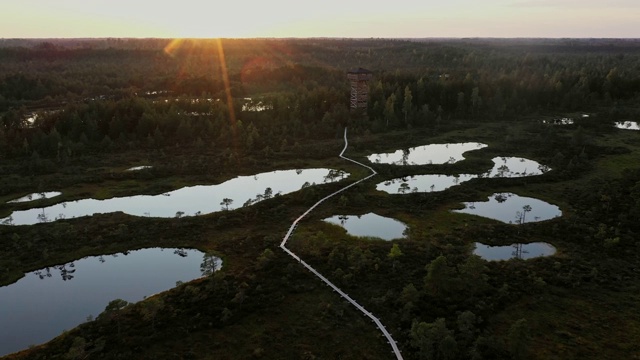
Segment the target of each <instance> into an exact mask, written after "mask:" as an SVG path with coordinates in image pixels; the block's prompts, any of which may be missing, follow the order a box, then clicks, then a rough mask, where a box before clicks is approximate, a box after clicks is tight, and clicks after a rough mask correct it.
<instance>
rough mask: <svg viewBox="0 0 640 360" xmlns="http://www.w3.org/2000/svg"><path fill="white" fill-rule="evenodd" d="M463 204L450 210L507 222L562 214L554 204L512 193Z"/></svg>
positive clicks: (521, 221) (542, 218) (520, 222)
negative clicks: (459, 207)
mask: <svg viewBox="0 0 640 360" xmlns="http://www.w3.org/2000/svg"><path fill="white" fill-rule="evenodd" d="M463 204H464V206H465V208H464V209H461V210H451V211H452V212H457V213H464V214H472V215H478V216H482V217H486V218H489V219H495V220H498V221H502V222H504V223H507V224H524V223H527V222H537V221H544V220H549V219H553V218H555V217H558V216H561V215H562V211H560V208H558V207H557V206H556V205H552V204H549V203H547V202H544V201H542V200H539V199H535V198H530V197H523V196H518V195H516V194H512V193H496V194H493V195H491V196H489V201H486V202H465V203H463Z"/></svg>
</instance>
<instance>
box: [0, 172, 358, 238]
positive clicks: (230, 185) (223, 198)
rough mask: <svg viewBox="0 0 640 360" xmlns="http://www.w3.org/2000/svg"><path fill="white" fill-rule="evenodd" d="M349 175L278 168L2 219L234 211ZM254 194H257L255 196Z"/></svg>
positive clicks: (8, 221)
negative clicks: (276, 169)
mask: <svg viewBox="0 0 640 360" xmlns="http://www.w3.org/2000/svg"><path fill="white" fill-rule="evenodd" d="M348 176H349V174H348V173H346V172H344V171H340V170H333V169H322V168H320V169H297V170H278V171H271V172H266V173H261V174H256V175H252V176H239V177H236V178H234V179H231V180H228V181H226V182H224V183H222V184H218V185H198V186H188V187H184V188H181V189H178V190H174V191H171V192H167V193H164V194H160V195H136V196H128V197H120V198H111V199H107V200H96V199H84V200H78V201H69V202H64V203H60V204H56V205H53V206H49V207H46V208H41V209H37V208H36V209H29V210H24V211H15V212H13V213H12V214H11V215H10V216H9V217H6V218H4V219H0V224H5V225H32V224H36V223H43V222H50V221H55V220H59V219H65V218H66V219H69V218H75V217H79V216H87V215H93V214H94V213H111V212H116V211H122V212H125V213H127V214H130V215H135V216H153V217H165V218H166V217H176V218H179V217H182V216H193V215H202V214H209V213H212V212H217V211H222V210H233V209H234V208H237V207H238V206H250V205H252V204H255V203H256V202H259V201H262V200H266V199H269V198H271V197H275V196H279V195H284V194H288V193H290V192H293V191H297V190H299V189H300V188H301V187H303V186H311V185H314V184H316V183H331V182H335V181H340V180H342V179H344V178H346V177H348ZM254 194H255V195H254Z"/></svg>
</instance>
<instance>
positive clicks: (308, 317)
mask: <svg viewBox="0 0 640 360" xmlns="http://www.w3.org/2000/svg"><path fill="white" fill-rule="evenodd" d="M0 63H1V64H2V66H0V154H1V155H0V219H2V220H0V221H1V222H2V225H0V249H1V251H0V285H2V287H0V291H1V290H2V289H5V290H7V292H6V293H7V294H9V293H12V291H13V290H11V289H12V286H16V285H17V284H19V282H20V281H21V280H22V279H25V278H28V277H33V276H38V275H39V276H40V278H43V280H42V281H47V279H49V278H50V277H60V275H62V278H63V279H64V280H65V281H64V282H63V283H65V284H66V283H72V282H74V281H80V280H79V279H80V278H81V277H82V276H83V272H82V270H81V269H80V266H79V265H78V266H77V267H76V268H77V271H76V268H74V269H72V267H73V266H72V265H73V264H74V262H77V261H79V260H80V259H82V258H84V257H87V256H98V257H99V258H100V259H103V256H104V255H106V254H114V253H124V254H127V253H128V252H133V251H135V250H138V249H148V248H157V247H162V248H170V249H178V250H175V251H176V254H178V255H180V256H186V255H187V253H186V250H180V249H196V250H198V251H199V252H201V253H204V258H203V261H202V265H201V268H202V269H201V270H202V275H203V276H202V277H199V278H197V279H194V280H192V279H183V282H179V283H177V284H176V285H175V286H173V285H172V286H170V289H166V291H164V292H160V293H157V294H153V293H149V294H145V295H146V296H147V297H146V299H144V300H140V299H135V300H126V299H121V298H120V296H118V295H113V296H112V297H111V298H109V300H110V301H106V302H105V303H104V304H103V305H101V309H100V311H98V312H96V313H87V314H82V316H83V318H85V317H86V320H84V321H81V322H80V323H78V324H77V327H74V328H66V329H65V330H67V331H65V332H62V330H59V331H58V332H57V333H56V334H55V335H59V336H57V337H55V338H52V337H49V338H48V339H44V340H33V342H30V340H29V339H27V343H26V344H27V345H26V346H22V347H18V348H17V349H16V348H10V347H8V348H6V349H5V350H3V352H2V353H0V355H6V358H8V359H45V358H48V359H51V358H60V359H63V358H64V359H84V358H105V359H110V358H127V359H143V358H145V359H146V358H176V359H178V358H185V359H188V358H219V359H247V358H252V357H255V358H266V359H337V358H342V359H389V358H393V357H394V355H393V353H392V352H391V347H390V346H389V344H387V343H386V341H385V338H384V337H382V336H381V333H380V332H379V330H378V329H377V328H376V327H375V324H373V323H372V322H371V321H370V319H369V318H367V317H365V316H364V315H363V314H362V313H361V312H359V311H358V310H357V309H356V308H355V307H353V306H352V305H351V304H350V303H348V302H346V301H345V300H344V299H343V298H341V297H340V296H338V295H337V294H336V293H335V292H333V291H332V289H331V288H330V287H327V286H325V285H324V284H323V283H322V282H321V281H320V280H319V279H318V278H317V277H315V276H314V275H313V274H311V273H310V272H309V271H307V270H306V269H305V268H304V267H303V266H302V265H301V264H300V263H299V262H298V261H296V260H295V259H294V258H292V257H290V256H289V255H288V254H287V253H285V252H284V251H282V249H281V248H280V247H279V245H280V242H281V241H282V239H283V237H284V235H285V234H286V233H287V231H288V229H289V227H290V226H291V223H292V222H293V221H294V220H295V219H296V218H298V216H300V215H301V214H302V213H304V212H305V211H306V210H307V209H308V208H309V207H311V206H312V205H313V204H315V203H316V202H317V201H318V200H320V199H322V198H324V197H326V196H327V195H329V194H331V193H333V192H335V191H337V190H339V189H341V188H343V187H344V186H346V185H349V184H351V183H354V182H356V181H358V180H360V179H362V178H365V177H367V176H369V174H370V172H369V171H368V170H367V169H365V168H363V167H361V166H359V165H357V164H356V163H352V162H349V161H345V160H344V159H341V158H340V157H338V154H340V152H341V150H342V149H343V147H344V139H343V135H344V129H345V128H347V129H348V141H349V146H348V148H347V150H346V153H345V156H348V157H349V158H351V159H354V160H356V161H358V162H361V163H363V164H366V165H368V166H371V167H372V168H373V169H374V170H375V171H376V172H377V175H375V176H373V177H371V178H370V179H368V180H366V181H363V182H361V183H358V184H357V185H355V186H353V187H350V188H349V189H347V190H345V191H344V192H341V193H340V194H338V195H336V196H335V197H333V198H331V199H328V200H326V201H325V202H323V203H322V204H321V205H319V206H318V207H316V208H315V209H314V210H313V212H311V213H310V214H309V215H307V217H305V218H304V219H303V220H302V221H301V222H300V223H299V224H298V226H297V228H296V229H295V231H294V232H293V234H292V236H291V238H290V239H289V241H288V243H287V246H288V248H289V249H291V251H293V252H294V253H295V254H296V255H298V256H299V257H300V258H301V259H303V260H304V261H305V262H306V263H308V264H309V265H311V266H313V267H314V268H315V269H316V270H317V271H318V272H319V273H321V274H323V275H324V276H325V277H326V278H327V279H328V280H329V281H331V282H333V283H334V284H335V285H336V286H338V287H339V288H340V289H341V290H343V291H344V292H345V293H347V294H349V296H350V297H351V298H353V299H355V300H356V301H357V302H358V303H359V304H361V305H362V306H364V307H365V308H366V309H367V311H370V312H371V313H372V314H374V315H375V316H376V317H377V318H379V319H380V321H381V322H382V323H383V324H384V326H385V327H386V328H387V329H388V330H389V332H390V333H391V335H392V336H393V338H394V339H395V340H396V341H397V344H398V347H399V348H400V350H401V351H402V356H403V357H404V358H405V359H550V358H558V359H578V358H579V359H603V358H621V359H624V358H627V359H629V358H633V357H634V356H637V355H638V354H639V353H640V345H638V342H637V339H638V338H640V295H639V294H640V291H639V290H640V289H639V287H640V273H639V270H638V269H639V268H638V263H639V261H640V259H639V256H638V250H639V247H640V242H639V241H638V232H639V231H640V223H638V221H637V218H638V216H639V215H640V168H639V166H638V164H640V138H639V137H638V136H640V133H639V132H638V131H634V129H636V130H637V123H636V122H637V121H640V41H636V40H598V39H593V40H588V39H584V40H573V39H558V40H544V39H539V40H527V39H520V40H492V39H487V40H483V39H469V40H464V39H458V40H444V39H443V40H435V39H434V40H385V39H259V40H255V39H245V40H232V39H226V40H173V41H172V40H164V39H144V40H141V39H78V40H2V41H0ZM357 67H362V68H366V69H369V70H370V71H371V72H372V73H373V77H372V79H371V80H370V82H369V95H368V103H367V104H368V105H367V108H365V109H359V110H358V111H350V110H349V104H350V103H349V100H350V85H349V82H348V80H347V76H346V74H347V71H348V70H349V69H352V68H357ZM465 144H466V145H465ZM469 144H471V145H469ZM425 145H428V146H427V147H425ZM465 146H467V147H468V148H464V149H463V150H460V151H461V154H458V155H454V154H449V153H448V152H447V151H452V149H458V148H463V147H465ZM442 151H444V158H443V159H437V158H435V157H433V155H434V154H435V153H436V152H442ZM394 152H395V153H394ZM376 154H377V155H376ZM394 154H395V155H394ZM421 156H422V157H424V158H421ZM394 157H396V158H395V159H394ZM130 168H134V170H129V169H130ZM313 169H316V170H313ZM312 170H313V171H325V172H326V174H325V173H322V174H321V175H320V177H319V178H317V179H316V178H309V179H306V178H305V179H304V180H303V179H302V178H297V177H298V176H307V175H308V173H307V172H310V171H312ZM276 175H277V176H284V178H279V177H274V178H273V180H272V182H269V183H268V185H264V183H260V184H261V185H260V186H262V188H260V189H259V190H255V189H254V188H252V187H251V186H252V185H251V183H250V182H241V181H249V180H251V179H255V181H266V180H264V179H265V178H268V179H272V178H271V177H269V176H276ZM247 179H249V180H247ZM298 180H300V183H299V184H298V183H295V181H298ZM270 181H271V180H270ZM294 183H295V188H291V189H285V188H282V189H280V188H278V187H277V186H280V185H281V184H282V185H283V186H284V185H287V184H288V185H291V184H294ZM229 184H236V185H234V186H235V188H233V189H231V188H227V187H224V186H227V185H229ZM237 184H240V185H237ZM229 186H231V185H229ZM291 186H293V185H291ZM207 187H212V188H213V190H211V191H212V192H213V193H215V196H214V195H206V196H202V195H195V196H192V197H191V198H186V200H180V199H182V197H181V196H182V195H181V194H182V192H183V191H187V190H189V191H195V190H201V189H204V188H207ZM224 189H226V190H224ZM216 191H217V192H218V193H216ZM29 194H33V195H32V196H31V197H27V198H26V199H24V200H25V201H22V200H21V201H12V200H15V199H17V198H20V197H23V196H27V195H29ZM208 196H211V198H209V197H208ZM163 198H164V199H165V201H164V202H163V201H162V200H163ZM122 199H129V200H130V201H129V203H128V204H130V205H131V206H133V207H135V206H136V205H139V206H138V207H140V209H137V211H138V212H137V213H136V212H135V211H134V210H132V209H129V205H127V204H125V205H122V204H124V203H121V202H120V200H122ZM158 199H159V200H158ZM200 199H204V201H202V203H203V204H206V206H208V207H206V208H205V205H194V204H200V203H199V202H197V201H196V200H198V201H199V200H200ZM29 200H30V201H29ZM90 201H91V202H92V204H93V203H97V204H99V205H97V207H87V208H83V209H84V210H83V211H84V213H75V212H71V211H72V210H73V211H76V209H77V208H78V207H79V206H80V204H87V203H89V202H90ZM123 201H124V200H123ZM146 201H154V202H153V203H146ZM112 204H117V206H115V205H114V206H112ZM141 204H144V205H141ZM146 204H153V205H146ZM158 204H161V205H158ZM165 205H166V206H169V205H170V206H173V207H170V206H169V207H168V209H169V210H166V212H165V213H163V214H162V215H160V210H159V208H160V207H162V206H165ZM191 205H193V206H191ZM82 206H84V205H82ZM92 206H93V205H92ZM144 206H148V208H145V207H144ZM199 206H202V207H199ZM508 206H511V207H508ZM87 209H88V210H87ZM67 211H68V212H67ZM167 212H168V213H167ZM370 213H373V214H375V215H371V214H370ZM167 214H169V215H167ZM371 216H374V217H371ZM332 217H333V218H332ZM382 217H384V218H392V219H395V220H396V221H391V220H390V219H382ZM330 219H333V220H330ZM367 219H374V220H373V221H372V220H367ZM323 220H326V221H323ZM358 221H365V222H366V221H370V222H371V224H370V225H367V224H366V223H365V225H364V226H361V227H363V228H364V230H368V231H369V232H368V233H367V232H365V233H362V234H360V233H356V231H357V230H354V229H353V228H352V227H350V226H352V225H353V226H357V225H358V223H357V222H358ZM385 221H389V222H388V223H387V222H385ZM376 223H379V224H381V225H382V224H389V225H384V226H381V228H382V229H386V230H389V229H391V226H393V227H394V229H399V230H397V232H396V233H395V234H391V235H389V238H394V237H395V239H391V240H388V239H387V238H385V236H386V233H385V234H383V231H382V230H375V229H376V227H375V226H374V225H376ZM342 226H344V228H343V227H342ZM402 229H404V231H402ZM352 231H353V233H352ZM387 232H388V231H387ZM398 232H400V234H398ZM383 238H385V239H383ZM540 246H542V247H543V248H544V250H539V249H540V248H539V247H540ZM504 247H507V248H506V249H507V251H506V258H505V257H503V258H501V259H502V260H493V259H495V258H491V257H489V256H486V254H485V255H483V253H482V252H481V250H482V251H494V250H497V249H504ZM536 249H538V250H536ZM171 251H173V250H171ZM189 251H192V250H189ZM537 252H540V253H537ZM541 255H544V256H541ZM189 256H192V255H189ZM218 258H220V259H222V260H221V261H220V262H218V260H219V259H218ZM96 261H97V260H96ZM106 262H107V263H108V262H109V261H106ZM61 264H72V265H61ZM220 264H223V265H222V268H220V266H219V265H220ZM43 269H46V270H43ZM34 271H35V272H36V274H35V275H34V273H33V272H34ZM58 272H59V273H60V274H58ZM135 272H136V267H133V268H131V270H129V275H131V274H133V273H135ZM129 275H124V276H123V278H126V277H128V276H129ZM157 276H158V277H160V276H162V277H165V276H168V275H166V274H165V273H160V272H158V275H157ZM123 280H124V279H123ZM91 281H92V280H91V279H89V282H91ZM95 281H96V282H97V281H99V280H97V279H96V280H95ZM36 284H37V282H36ZM107 285H108V284H99V287H103V286H104V287H105V288H106V287H107ZM34 286H37V285H34ZM105 291H106V290H105ZM34 292H36V293H37V291H36V290H34ZM37 294H38V295H37V296H35V295H32V297H34V296H35V297H38V298H40V299H42V301H43V302H45V303H46V302H49V301H53V300H54V299H53V295H50V294H48V293H47V292H40V293H37ZM87 297H89V294H87V293H82V292H80V293H77V294H74V296H72V297H71V298H72V299H73V300H74V301H79V302H82V301H83V299H84V298H87ZM1 300H2V299H0V301H1ZM137 300H140V301H137ZM136 301H137V302H136ZM13 305H15V306H16V307H17V306H18V305H19V304H18V302H17V301H16V302H14V303H13ZM13 305H8V306H5V312H11V311H14V312H15V311H17V310H11V306H13ZM67 307H76V305H72V304H69V305H68V306H67ZM7 309H8V310H7ZM41 316H43V317H46V315H41ZM31 320H33V319H31ZM25 321H26V320H25ZM19 325H20V326H21V325H22V324H18V323H17V322H13V323H11V322H5V320H3V323H2V327H3V328H5V330H6V331H5V332H4V333H2V334H3V336H5V339H0V343H11V342H12V341H13V340H7V339H13V338H11V334H12V329H14V328H15V329H17V328H18V326H19ZM72 326H75V325H72ZM15 331H17V330H15ZM34 331H35V330H34ZM55 335H54V336H55ZM19 340H21V341H24V340H25V339H19ZM48 340H51V341H49V342H47V343H45V344H42V345H37V344H39V343H40V342H42V341H48ZM28 344H33V345H36V346H31V347H29V348H28V349H27V347H28ZM20 349H24V350H23V351H21V352H18V353H15V354H10V355H7V354H8V353H9V352H13V351H18V350H20Z"/></svg>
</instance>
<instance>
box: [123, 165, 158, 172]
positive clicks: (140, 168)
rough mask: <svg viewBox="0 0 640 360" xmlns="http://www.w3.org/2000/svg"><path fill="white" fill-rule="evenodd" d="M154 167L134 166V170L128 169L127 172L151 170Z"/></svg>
mask: <svg viewBox="0 0 640 360" xmlns="http://www.w3.org/2000/svg"><path fill="white" fill-rule="evenodd" d="M152 167H153V166H150V165H141V166H134V167H132V168H128V169H127V170H125V171H139V170H145V169H151V168H152Z"/></svg>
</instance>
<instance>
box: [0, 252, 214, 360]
mask: <svg viewBox="0 0 640 360" xmlns="http://www.w3.org/2000/svg"><path fill="white" fill-rule="evenodd" d="M221 266H222V260H220V259H219V258H216V257H213V256H212V255H208V254H204V253H202V252H200V251H197V250H191V249H161V248H152V249H142V250H136V251H129V252H124V253H120V254H112V255H102V256H93V257H86V258H84V259H81V260H76V261H73V262H70V263H67V264H63V265H56V266H50V267H47V268H44V269H40V270H37V271H34V272H32V273H29V274H26V275H25V277H23V278H22V279H20V280H19V281H17V282H16V283H14V284H11V285H8V286H3V287H0V324H3V326H0V356H2V355H5V354H7V353H10V352H14V351H18V350H21V349H24V348H26V347H27V346H29V345H31V344H39V343H42V342H45V341H48V340H50V339H52V338H53V337H55V336H57V335H59V334H60V333H61V332H62V331H63V330H65V329H67V330H68V329H71V328H73V327H75V326H77V325H78V324H80V323H82V322H84V321H85V320H86V319H87V316H89V315H91V316H92V317H94V318H95V317H96V316H97V315H98V314H99V313H101V312H102V311H103V310H104V308H105V306H106V305H107V304H108V303H109V301H111V300H113V299H123V300H126V301H129V302H135V301H139V300H142V299H143V298H144V297H145V296H150V295H153V294H156V293H158V292H161V291H165V290H167V289H170V288H172V287H174V286H175V284H176V282H177V281H189V280H192V279H195V278H199V277H201V276H202V275H203V274H204V275H208V274H211V273H212V272H213V271H216V270H218V269H220V267H221ZM203 269H204V270H203ZM205 270H206V271H205ZM7 324H10V326H5V325H7Z"/></svg>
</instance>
